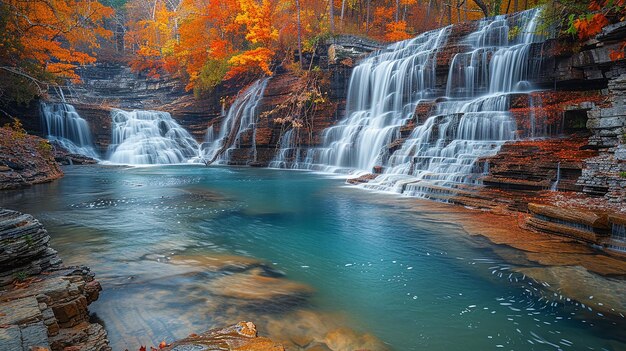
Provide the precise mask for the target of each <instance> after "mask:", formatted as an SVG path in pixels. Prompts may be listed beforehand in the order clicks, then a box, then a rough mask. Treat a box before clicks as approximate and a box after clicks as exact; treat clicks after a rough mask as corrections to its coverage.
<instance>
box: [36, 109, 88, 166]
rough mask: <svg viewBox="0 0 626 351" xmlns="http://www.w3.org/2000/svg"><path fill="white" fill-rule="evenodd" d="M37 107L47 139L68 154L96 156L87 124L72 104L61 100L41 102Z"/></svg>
mask: <svg viewBox="0 0 626 351" xmlns="http://www.w3.org/2000/svg"><path fill="white" fill-rule="evenodd" d="M39 109H40V116H41V125H42V128H43V132H44V134H45V135H46V138H47V139H48V140H50V141H52V142H54V143H57V144H59V145H60V146H61V147H63V148H64V149H66V150H67V151H68V152H69V153H70V154H80V155H85V156H89V157H92V158H98V154H97V153H96V150H95V149H94V147H93V140H92V138H91V131H90V130H89V124H88V123H87V121H86V120H84V119H83V118H81V117H80V115H79V114H78V112H76V109H74V106H72V105H70V104H67V103H63V102H59V103H46V102H42V103H41V104H40V106H39Z"/></svg>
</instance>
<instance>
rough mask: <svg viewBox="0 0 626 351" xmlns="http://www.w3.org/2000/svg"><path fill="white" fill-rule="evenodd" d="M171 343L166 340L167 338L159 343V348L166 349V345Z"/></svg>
mask: <svg viewBox="0 0 626 351" xmlns="http://www.w3.org/2000/svg"><path fill="white" fill-rule="evenodd" d="M168 346H170V345H168V343H166V342H165V340H163V341H161V343H160V344H159V349H164V348H166V347H168Z"/></svg>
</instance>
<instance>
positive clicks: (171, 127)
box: [109, 109, 198, 165]
mask: <svg viewBox="0 0 626 351" xmlns="http://www.w3.org/2000/svg"><path fill="white" fill-rule="evenodd" d="M111 121H112V128H111V133H112V140H111V145H110V146H109V161H110V162H112V163H119V164H131V165H145V164H173V163H184V162H187V160H189V159H190V158H192V157H194V156H196V155H197V150H198V143H197V142H196V141H195V140H194V139H193V137H192V136H191V135H190V134H189V132H187V131H186V130H185V129H184V128H183V127H181V126H180V125H179V124H178V123H176V121H175V120H174V119H173V118H172V116H170V114H169V113H167V112H162V111H142V110H135V111H123V110H118V109H114V110H112V111H111Z"/></svg>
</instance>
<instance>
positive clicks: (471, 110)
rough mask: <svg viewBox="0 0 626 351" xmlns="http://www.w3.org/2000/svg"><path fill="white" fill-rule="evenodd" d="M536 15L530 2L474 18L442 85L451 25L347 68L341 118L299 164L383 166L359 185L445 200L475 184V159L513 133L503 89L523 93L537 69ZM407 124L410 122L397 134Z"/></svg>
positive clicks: (342, 168) (477, 170) (317, 166)
mask: <svg viewBox="0 0 626 351" xmlns="http://www.w3.org/2000/svg"><path fill="white" fill-rule="evenodd" d="M538 16H539V10H536V9H535V10H529V11H526V12H522V13H518V14H515V15H512V16H510V17H505V16H497V17H494V18H489V19H484V20H482V21H480V22H479V23H478V28H477V30H475V31H474V32H473V33H471V34H469V35H467V36H466V37H465V38H463V39H462V40H461V42H460V46H461V47H462V48H463V50H464V52H461V53H458V54H456V55H455V56H454V57H453V59H452V61H451V64H450V67H449V71H448V76H447V82H446V83H445V85H444V84H441V82H440V83H438V82H437V79H436V76H435V73H436V72H435V68H436V61H437V54H438V50H439V49H440V48H442V47H444V46H445V44H446V41H447V38H448V34H449V32H450V30H451V29H450V27H446V28H442V29H439V30H435V31H431V32H428V33H424V34H422V35H420V36H418V37H417V38H415V39H411V40H407V41H403V42H400V43H396V44H394V45H391V46H389V47H388V48H387V49H385V50H382V51H380V52H378V53H376V54H374V55H373V56H371V57H370V58H368V59H366V60H365V61H363V62H362V63H361V64H360V65H358V66H357V67H356V68H355V69H354V71H353V73H352V77H351V80H350V87H349V93H348V101H347V117H346V118H345V119H344V120H342V121H341V122H340V123H339V124H338V125H336V126H333V127H330V128H328V129H326V130H325V131H324V133H323V146H322V147H319V148H313V149H310V150H308V151H306V160H305V162H304V163H301V164H299V166H298V167H299V168H307V169H314V170H322V171H332V172H346V171H347V172H352V173H358V172H359V171H361V172H372V169H373V168H374V167H376V166H380V167H381V169H382V170H383V173H384V174H382V175H380V176H378V177H377V178H376V179H375V180H373V181H371V182H369V183H367V184H365V185H363V186H364V187H366V188H371V189H375V190H383V191H394V192H399V193H403V194H406V195H411V196H421V197H432V198H441V199H444V200H445V197H443V196H440V195H439V194H440V193H449V192H450V190H451V189H452V188H460V187H462V184H468V183H469V184H472V183H478V182H479V180H478V178H479V177H480V175H481V173H482V171H483V169H482V167H478V166H479V165H477V164H476V161H477V160H478V159H479V158H480V157H483V156H490V155H493V154H495V153H496V152H497V150H498V149H499V147H500V146H501V145H502V144H503V143H504V142H505V141H507V140H512V139H514V138H515V131H516V129H517V127H516V123H515V121H514V119H513V118H512V116H511V114H510V113H509V112H508V110H509V105H510V103H509V100H510V99H509V95H510V94H511V93H514V92H515V93H517V94H520V93H525V92H528V91H529V89H530V84H529V83H528V81H527V80H528V79H531V78H532V77H533V75H534V74H536V73H537V72H538V69H539V67H540V65H539V64H538V63H537V62H536V60H534V59H533V58H531V57H530V56H529V52H530V44H532V43H534V42H537V41H540V40H541V39H542V38H541V37H540V36H538V35H536V33H535V32H536V27H537V21H538ZM539 63H540V62H539ZM420 104H425V105H430V106H432V107H431V108H430V113H429V114H428V116H427V118H425V119H424V118H423V117H420V119H417V118H415V110H416V107H417V106H418V105H420ZM409 123H415V125H417V126H416V127H415V128H413V130H412V132H411V134H410V135H409V136H408V137H404V136H403V135H401V134H402V133H401V127H402V126H405V125H407V124H409ZM392 143H394V144H395V145H396V147H390V144H392ZM285 144H286V145H288V146H289V147H291V148H293V143H289V142H286V143H285ZM398 145H400V146H398ZM281 152H282V150H281ZM279 154H280V152H279ZM277 166H279V167H286V166H284V165H277Z"/></svg>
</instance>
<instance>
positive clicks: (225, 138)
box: [199, 78, 269, 164]
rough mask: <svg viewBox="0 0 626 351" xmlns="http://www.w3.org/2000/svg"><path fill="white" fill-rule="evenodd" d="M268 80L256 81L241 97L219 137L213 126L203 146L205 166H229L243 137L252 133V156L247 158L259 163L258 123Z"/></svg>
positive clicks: (231, 109) (221, 125)
mask: <svg viewBox="0 0 626 351" xmlns="http://www.w3.org/2000/svg"><path fill="white" fill-rule="evenodd" d="M268 80H269V78H262V79H259V80H256V81H255V82H254V83H252V84H251V85H250V86H249V87H248V88H247V89H245V90H243V91H241V92H240V93H239V95H238V96H237V98H236V99H235V101H234V102H233V104H232V105H231V106H230V108H229V109H228V113H227V114H226V116H224V120H223V121H222V123H221V124H220V127H219V132H218V133H215V127H214V125H211V126H210V127H209V128H208V129H207V133H206V136H205V142H204V143H202V144H201V145H200V151H199V160H201V161H202V162H204V163H206V164H212V163H216V164H228V162H229V161H230V160H231V158H232V153H233V151H234V150H235V149H238V148H240V147H241V142H242V139H243V136H244V135H246V134H247V133H249V134H248V135H249V136H250V140H251V144H252V147H251V153H252V154H251V155H248V156H249V157H248V160H252V161H256V123H257V120H258V118H259V107H260V103H261V99H262V98H263V93H264V92H265V87H266V86H267V82H268Z"/></svg>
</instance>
